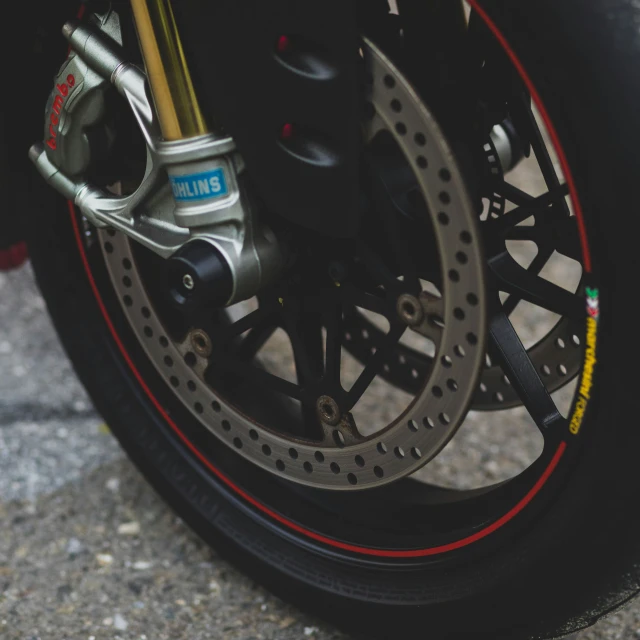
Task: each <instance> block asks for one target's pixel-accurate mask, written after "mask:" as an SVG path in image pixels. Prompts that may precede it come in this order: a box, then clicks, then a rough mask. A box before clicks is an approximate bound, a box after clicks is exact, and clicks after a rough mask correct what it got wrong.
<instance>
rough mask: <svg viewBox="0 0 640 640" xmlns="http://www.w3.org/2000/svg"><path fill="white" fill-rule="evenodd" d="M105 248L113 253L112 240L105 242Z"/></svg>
mask: <svg viewBox="0 0 640 640" xmlns="http://www.w3.org/2000/svg"><path fill="white" fill-rule="evenodd" d="M104 250H105V251H106V252H107V253H113V245H112V244H111V243H110V242H105V243H104Z"/></svg>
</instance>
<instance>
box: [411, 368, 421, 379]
mask: <svg viewBox="0 0 640 640" xmlns="http://www.w3.org/2000/svg"><path fill="white" fill-rule="evenodd" d="M411 377H412V378H413V379H414V380H417V379H418V378H419V377H420V373H419V372H418V370H417V369H411Z"/></svg>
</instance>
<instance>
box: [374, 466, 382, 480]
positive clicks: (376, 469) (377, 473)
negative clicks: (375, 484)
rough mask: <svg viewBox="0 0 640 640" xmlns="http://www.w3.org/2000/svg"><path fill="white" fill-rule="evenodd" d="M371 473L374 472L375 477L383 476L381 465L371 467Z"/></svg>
mask: <svg viewBox="0 0 640 640" xmlns="http://www.w3.org/2000/svg"><path fill="white" fill-rule="evenodd" d="M373 473H374V474H375V476H376V478H382V477H384V471H383V470H382V467H373Z"/></svg>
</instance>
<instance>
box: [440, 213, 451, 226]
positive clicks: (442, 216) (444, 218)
mask: <svg viewBox="0 0 640 640" xmlns="http://www.w3.org/2000/svg"><path fill="white" fill-rule="evenodd" d="M438 222H439V223H440V224H441V225H445V226H446V225H448V224H449V216H448V215H447V214H446V213H444V211H441V212H440V213H439V214H438Z"/></svg>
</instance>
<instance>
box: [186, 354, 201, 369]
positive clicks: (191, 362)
mask: <svg viewBox="0 0 640 640" xmlns="http://www.w3.org/2000/svg"><path fill="white" fill-rule="evenodd" d="M184 361H185V362H186V363H187V366H189V367H195V366H196V364H197V362H198V358H196V354H195V353H191V351H189V353H186V354H185V356H184Z"/></svg>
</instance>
